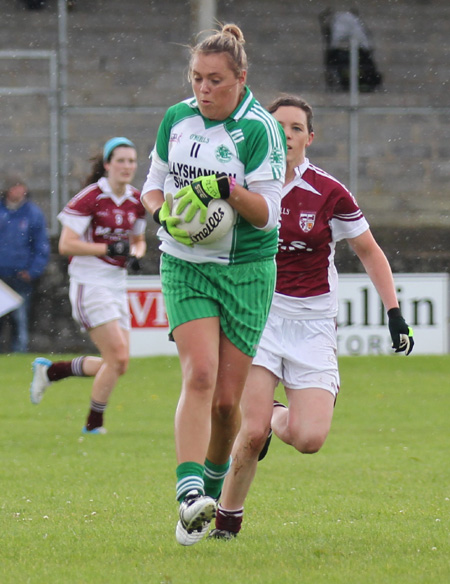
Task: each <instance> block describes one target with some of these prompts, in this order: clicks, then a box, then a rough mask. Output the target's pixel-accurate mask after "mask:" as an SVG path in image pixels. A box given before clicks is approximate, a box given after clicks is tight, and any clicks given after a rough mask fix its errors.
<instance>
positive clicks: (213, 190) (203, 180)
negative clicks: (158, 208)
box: [175, 172, 269, 228]
mask: <svg viewBox="0 0 450 584" xmlns="http://www.w3.org/2000/svg"><path fill="white" fill-rule="evenodd" d="M175 198H176V199H181V201H180V203H179V205H178V209H177V212H178V213H182V212H183V210H184V209H185V208H186V207H187V206H189V210H188V213H187V214H186V217H185V220H186V221H187V222H189V221H190V220H191V219H192V218H193V217H194V215H195V214H196V213H197V211H200V221H201V222H204V221H205V219H206V212H207V208H208V205H209V203H210V202H211V201H213V200H217V199H224V200H226V201H227V202H228V203H230V205H231V206H232V207H233V208H234V209H235V210H236V211H237V212H238V213H239V214H240V215H242V217H244V219H246V220H247V221H248V222H249V223H251V224H252V225H254V226H255V227H260V228H263V227H266V225H267V223H268V221H269V207H268V203H267V201H266V199H265V197H264V196H263V195H261V194H260V193H257V192H254V191H249V190H248V189H246V188H244V187H243V186H241V185H238V184H237V183H236V180H235V179H234V178H231V177H229V176H228V175H227V174H225V173H223V172H221V173H218V174H211V175H208V176H200V177H198V178H196V179H195V180H193V181H192V183H191V184H190V185H188V186H187V187H184V188H182V189H181V190H180V191H178V193H177V194H176V195H175Z"/></svg>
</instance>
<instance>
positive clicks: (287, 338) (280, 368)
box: [253, 313, 340, 397]
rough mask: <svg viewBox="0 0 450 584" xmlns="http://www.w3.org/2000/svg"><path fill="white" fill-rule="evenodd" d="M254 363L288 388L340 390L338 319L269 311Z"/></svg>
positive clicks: (333, 392) (336, 392) (334, 392)
mask: <svg viewBox="0 0 450 584" xmlns="http://www.w3.org/2000/svg"><path fill="white" fill-rule="evenodd" d="M253 365H260V366H261V367H265V368H266V369H268V370H269V371H271V372H272V373H273V374H274V375H276V376H277V377H278V379H279V380H280V381H281V383H282V384H283V385H284V386H285V387H287V388H289V389H309V388H320V389H325V390H327V391H329V392H330V393H332V394H333V395H334V396H335V397H336V395H337V394H338V391H339V383H340V380H339V370H338V361H337V340H336V321H335V319H334V318H326V319H320V320H292V319H288V318H283V317H281V316H278V315H275V314H273V313H270V315H269V318H268V320H267V324H266V327H265V329H264V332H263V335H262V338H261V342H260V343H259V347H258V352H257V353H256V356H255V357H254V358H253Z"/></svg>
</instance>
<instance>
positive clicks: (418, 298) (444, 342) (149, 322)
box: [127, 274, 450, 357]
mask: <svg viewBox="0 0 450 584" xmlns="http://www.w3.org/2000/svg"><path fill="white" fill-rule="evenodd" d="M394 280H395V284H396V288H397V296H398V299H399V302H400V305H401V308H402V313H403V316H404V317H405V320H406V322H407V323H408V324H409V325H410V326H411V327H413V330H414V341H415V346H414V353H413V354H415V355H437V354H443V353H448V351H449V342H448V339H449V330H448V327H449V314H450V312H449V275H448V274H396V275H394ZM127 288H128V298H129V303H130V310H131V325H132V329H131V335H130V354H131V356H133V357H143V356H150V355H176V354H177V349H176V345H175V343H174V342H171V341H169V340H168V333H169V325H168V321H167V315H166V311H165V307H164V300H163V295H162V292H161V280H160V278H159V276H129V277H128V285H127ZM391 345H392V341H391V337H390V334H389V329H388V325H387V315H386V311H385V309H384V306H383V303H382V302H381V300H380V297H379V296H378V293H377V292H376V290H375V288H374V286H373V284H372V282H371V281H370V279H369V277H368V276H367V275H366V274H341V275H340V276H339V312H338V354H339V355H384V354H392V352H393V351H392V349H391Z"/></svg>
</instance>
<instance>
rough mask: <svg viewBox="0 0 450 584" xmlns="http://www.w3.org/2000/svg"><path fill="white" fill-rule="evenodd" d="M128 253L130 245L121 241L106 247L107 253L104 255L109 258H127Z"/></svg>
mask: <svg viewBox="0 0 450 584" xmlns="http://www.w3.org/2000/svg"><path fill="white" fill-rule="evenodd" d="M129 252H130V244H129V242H128V241H126V240H124V239H121V240H119V241H114V242H113V243H110V244H109V245H108V251H107V253H106V255H109V256H110V257H112V258H113V257H114V256H127V255H128V254H129Z"/></svg>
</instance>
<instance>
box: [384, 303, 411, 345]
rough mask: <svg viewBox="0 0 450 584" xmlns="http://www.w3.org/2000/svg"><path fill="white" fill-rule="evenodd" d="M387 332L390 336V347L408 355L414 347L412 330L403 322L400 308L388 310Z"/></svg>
mask: <svg viewBox="0 0 450 584" xmlns="http://www.w3.org/2000/svg"><path fill="white" fill-rule="evenodd" d="M388 318H389V332H390V333H391V338H392V348H393V349H395V352H396V353H401V352H403V351H404V352H405V355H409V354H410V353H411V351H412V350H413V347H414V339H413V330H412V328H411V327H410V326H408V325H407V324H406V322H405V319H404V318H403V316H402V313H401V311H400V308H391V309H390V310H388Z"/></svg>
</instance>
